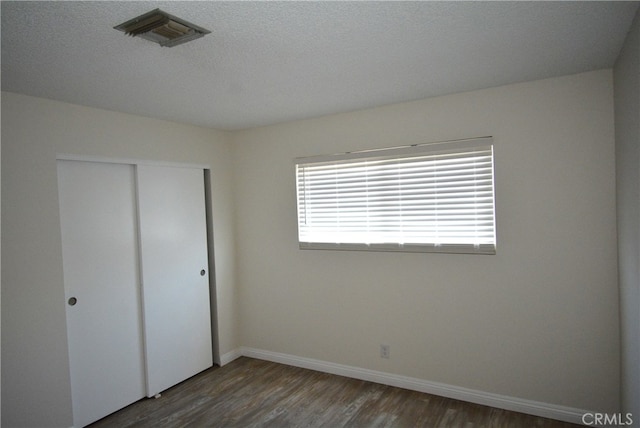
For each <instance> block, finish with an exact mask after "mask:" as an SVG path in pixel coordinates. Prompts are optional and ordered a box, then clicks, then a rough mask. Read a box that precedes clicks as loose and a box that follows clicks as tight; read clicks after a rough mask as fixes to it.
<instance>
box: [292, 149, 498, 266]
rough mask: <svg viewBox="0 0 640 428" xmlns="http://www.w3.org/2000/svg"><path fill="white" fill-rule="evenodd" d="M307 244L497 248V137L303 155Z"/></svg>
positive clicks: (299, 164)
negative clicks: (331, 153) (493, 138)
mask: <svg viewBox="0 0 640 428" xmlns="http://www.w3.org/2000/svg"><path fill="white" fill-rule="evenodd" d="M296 176H297V196H298V240H299V243H300V248H302V249H338V250H341V249H344V250H378V251H431V252H446V253H482V254H495V248H496V239H495V221H494V191H493V142H492V138H491V137H483V138H477V139H472V140H460V141H451V142H444V143H434V144H422V145H415V146H408V147H400V148H391V149H384V150H371V151H363V152H354V153H345V154H341V155H332V156H316V157H310V158H299V159H296Z"/></svg>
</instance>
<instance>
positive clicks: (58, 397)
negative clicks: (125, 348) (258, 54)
mask: <svg viewBox="0 0 640 428" xmlns="http://www.w3.org/2000/svg"><path fill="white" fill-rule="evenodd" d="M59 153H69V154H78V155H90V156H104V157H116V158H136V159H148V160H159V161H170V162H184V163H197V164H208V165H209V166H210V167H211V176H212V177H211V186H212V194H213V201H212V211H213V223H214V235H215V257H216V266H215V279H216V293H217V295H216V297H217V300H218V305H219V307H218V334H219V340H220V352H221V353H225V352H229V351H231V350H232V349H235V348H237V347H238V346H239V345H240V343H239V342H238V341H237V338H238V334H237V333H236V331H235V330H236V328H237V327H236V326H237V325H238V322H237V313H236V311H235V308H236V296H235V289H234V283H235V279H234V274H235V267H234V252H235V250H234V244H233V242H234V238H233V233H232V232H233V206H232V195H231V188H232V186H231V166H230V160H231V147H230V145H229V135H228V134H227V133H223V132H217V131H213V130H209V129H203V128H197V127H193V126H187V125H180V124H176V123H171V122H165V121H159V120H153V119H148V118H143V117H136V116H131V115H126V114H121V113H114V112H108V111H104V110H96V109H91V108H86V107H80V106H75V105H70V104H64V103H59V102H54V101H49V100H44V99H38V98H32V97H26V96H21V95H16V94H12V93H2V210H3V212H2V233H3V234H2V255H3V260H2V266H3V272H2V391H3V392H4V396H3V400H2V423H3V425H5V426H61V427H68V426H71V425H72V415H71V395H70V383H69V366H68V359H67V339H66V321H65V302H64V288H63V275H62V252H61V243H60V226H59V224H60V222H59V212H58V190H57V177H56V154H59Z"/></svg>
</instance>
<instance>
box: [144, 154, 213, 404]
mask: <svg viewBox="0 0 640 428" xmlns="http://www.w3.org/2000/svg"><path fill="white" fill-rule="evenodd" d="M137 180H138V198H139V200H138V209H139V217H140V244H141V246H140V248H141V261H142V265H141V267H142V289H143V308H144V309H143V312H144V332H145V343H146V351H147V353H146V356H147V359H146V362H147V364H146V368H147V395H148V396H152V395H154V394H156V393H158V392H160V391H163V390H165V389H167V388H169V387H171V386H173V385H175V384H177V383H179V382H181V381H183V380H185V379H187V378H189V377H191V376H193V375H195V374H196V373H199V372H201V371H202V370H205V369H207V368H208V367H211V365H212V364H213V361H212V348H211V321H210V320H211V315H210V307H209V279H208V277H209V272H208V263H207V229H206V215H205V202H204V171H203V170H202V169H191V168H179V167H164V166H149V165H139V166H137Z"/></svg>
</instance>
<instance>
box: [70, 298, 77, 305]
mask: <svg viewBox="0 0 640 428" xmlns="http://www.w3.org/2000/svg"><path fill="white" fill-rule="evenodd" d="M68 303H69V306H74V305H75V304H76V303H78V299H76V298H75V297H71V298H70V299H69V300H68Z"/></svg>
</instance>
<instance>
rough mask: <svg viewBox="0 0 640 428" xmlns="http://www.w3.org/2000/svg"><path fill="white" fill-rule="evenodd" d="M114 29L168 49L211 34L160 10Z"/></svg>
mask: <svg viewBox="0 0 640 428" xmlns="http://www.w3.org/2000/svg"><path fill="white" fill-rule="evenodd" d="M113 28H115V29H116V30H120V31H124V32H125V33H126V34H127V35H129V36H133V37H142V38H143V39H146V40H151V41H152V42H156V43H159V44H160V46H166V47H172V46H176V45H179V44H182V43H185V42H188V41H190V40H195V39H199V38H200V37H202V36H204V35H205V34H209V33H210V32H211V31H209V30H205V29H204V28H202V27H198V26H197V25H193V24H192V23H190V22H187V21H185V20H184V19H180V18H176V17H175V16H172V15H169V14H168V13H166V12H163V11H161V10H160V9H155V10H152V11H151V12H148V13H145V14H144V15H140V16H138V17H137V18H133V19H130V20H129V21H127V22H125V23H123V24H120V25H117V26H115V27H113Z"/></svg>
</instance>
